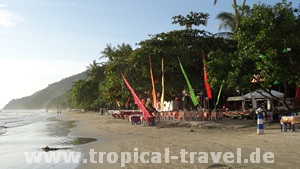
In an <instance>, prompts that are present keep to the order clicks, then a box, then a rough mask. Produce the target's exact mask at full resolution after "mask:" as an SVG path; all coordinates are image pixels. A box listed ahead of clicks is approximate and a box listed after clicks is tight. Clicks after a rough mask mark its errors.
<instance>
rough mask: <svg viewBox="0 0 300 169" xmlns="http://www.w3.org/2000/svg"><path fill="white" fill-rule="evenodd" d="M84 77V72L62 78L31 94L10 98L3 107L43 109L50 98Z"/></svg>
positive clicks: (63, 91)
mask: <svg viewBox="0 0 300 169" xmlns="http://www.w3.org/2000/svg"><path fill="white" fill-rule="evenodd" d="M85 78H86V74H85V72H82V73H79V74H77V75H73V76H71V77H68V78H65V79H62V80H61V81H59V82H55V83H52V84H50V85H48V87H47V88H45V89H42V90H40V91H37V92H36V93H34V94H32V95H31V96H26V97H23V98H20V99H13V100H11V101H10V102H9V103H8V104H7V105H6V106H5V107H4V108H3V109H43V108H46V106H47V105H48V104H49V102H50V100H51V99H53V98H56V97H58V96H62V95H63V94H64V93H65V92H66V91H67V90H70V89H71V88H72V85H73V83H74V82H75V81H78V80H82V79H85Z"/></svg>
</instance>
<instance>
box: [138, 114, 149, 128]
mask: <svg viewBox="0 0 300 169" xmlns="http://www.w3.org/2000/svg"><path fill="white" fill-rule="evenodd" d="M140 118H141V124H142V125H143V126H148V125H149V124H148V121H147V119H146V118H145V117H144V116H140Z"/></svg>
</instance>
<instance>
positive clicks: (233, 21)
mask: <svg viewBox="0 0 300 169" xmlns="http://www.w3.org/2000/svg"><path fill="white" fill-rule="evenodd" d="M216 3H217V0H215V1H214V4H216ZM245 3H246V0H244V2H243V4H242V6H238V5H237V3H236V0H233V5H232V7H233V9H234V13H231V12H221V13H219V14H218V15H217V16H216V19H218V20H220V21H221V23H220V24H219V26H218V31H220V30H222V29H225V30H229V31H227V32H221V33H218V35H227V36H231V35H232V34H234V33H235V32H236V31H237V29H238V27H239V24H240V20H241V17H242V16H244V15H245V14H248V13H249V6H246V5H245Z"/></svg>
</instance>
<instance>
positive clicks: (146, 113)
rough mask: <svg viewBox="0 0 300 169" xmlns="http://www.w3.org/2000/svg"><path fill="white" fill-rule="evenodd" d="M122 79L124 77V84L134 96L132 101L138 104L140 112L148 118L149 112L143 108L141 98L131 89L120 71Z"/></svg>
mask: <svg viewBox="0 0 300 169" xmlns="http://www.w3.org/2000/svg"><path fill="white" fill-rule="evenodd" d="M121 75H122V77H123V79H124V82H125V84H126V86H127V87H128V89H129V90H130V92H131V94H132V96H133V98H134V101H135V103H136V104H137V105H138V107H139V108H140V109H141V110H142V114H143V116H144V117H145V118H148V117H150V114H149V112H148V111H147V109H146V108H145V106H144V105H143V103H142V102H141V100H140V99H139V98H138V97H137V95H136V94H135V92H134V91H133V89H132V88H131V86H130V85H129V83H128V82H127V80H126V79H125V77H124V75H123V74H122V73H121Z"/></svg>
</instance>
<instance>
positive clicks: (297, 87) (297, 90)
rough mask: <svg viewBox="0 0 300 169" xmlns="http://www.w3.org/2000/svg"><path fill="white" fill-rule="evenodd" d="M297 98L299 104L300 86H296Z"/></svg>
mask: <svg viewBox="0 0 300 169" xmlns="http://www.w3.org/2000/svg"><path fill="white" fill-rule="evenodd" d="M295 98H296V101H297V102H300V95H299V86H298V85H296V94H295Z"/></svg>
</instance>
